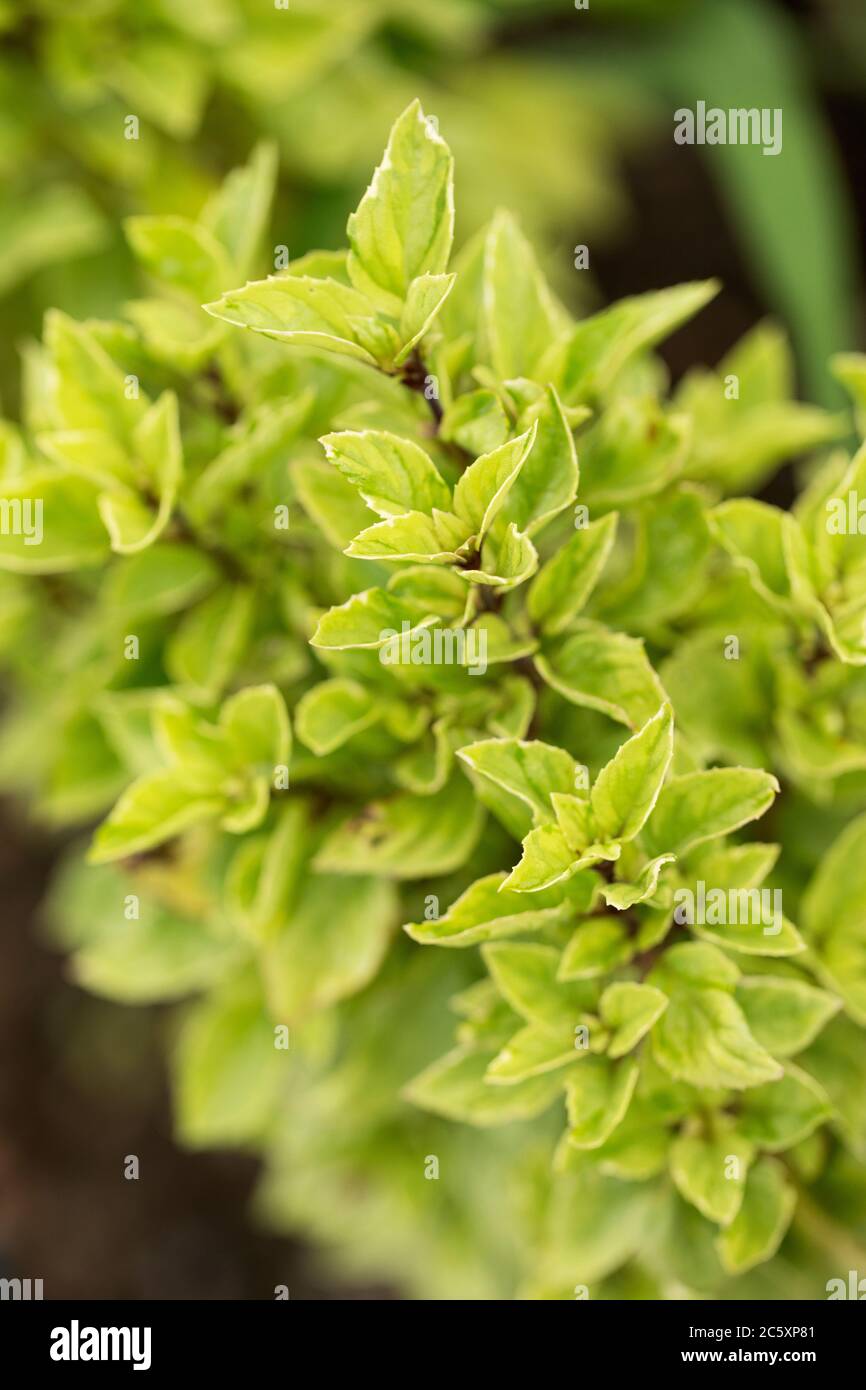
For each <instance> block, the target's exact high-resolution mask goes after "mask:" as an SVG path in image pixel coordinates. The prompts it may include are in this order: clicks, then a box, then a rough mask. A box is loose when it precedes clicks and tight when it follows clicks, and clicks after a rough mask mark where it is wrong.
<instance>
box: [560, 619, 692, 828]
mask: <svg viewBox="0 0 866 1390" xmlns="http://www.w3.org/2000/svg"><path fill="white" fill-rule="evenodd" d="M576 627H577V631H576V632H575V633H574V635H573V636H572V637H566V638H565V639H564V641H561V642H559V643H557V644H555V645H552V646H550V647H547V646H546V647H545V648H544V651H543V653H542V655H541V656H538V657H536V658H535V664H536V666H537V668H538V671H539V674H540V675H541V676H542V678H543V679H544V680H545V681H546V682H547V684H548V685H550V686H552V687H553V689H554V690H556V691H558V692H559V694H560V695H563V696H564V697H565V699H566V700H570V701H571V703H572V704H575V705H582V706H584V707H586V708H587V709H594V710H599V711H600V713H602V714H606V715H608V717H609V718H610V719H615V720H616V721H617V722H618V723H620V724H625V725H626V727H627V728H630V729H639V728H641V727H642V726H643V725H644V724H645V723H646V722H647V720H648V719H650V718H652V716H653V715H654V714H655V713H656V711H657V710H658V708H659V705H661V704H662V703H663V702H664V700H665V692H664V690H663V689H662V686H661V682H660V681H659V678H658V676H657V675H656V673H655V671H654V670H653V669H652V667H651V666H650V663H649V661H648V659H647V656H646V652H645V651H644V648H643V643H642V642H640V641H638V640H637V639H636V638H633V637H626V636H625V634H624V633H621V632H610V631H609V630H608V629H607V628H605V627H602V626H601V624H599V623H590V622H587V621H586V620H579V621H578V622H577V624H576ZM662 848H663V849H665V850H669V849H671V848H672V846H671V845H664V846H662Z"/></svg>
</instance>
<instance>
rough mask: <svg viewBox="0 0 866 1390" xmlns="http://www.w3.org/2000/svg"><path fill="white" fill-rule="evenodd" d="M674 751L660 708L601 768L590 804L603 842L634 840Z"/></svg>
mask: <svg viewBox="0 0 866 1390" xmlns="http://www.w3.org/2000/svg"><path fill="white" fill-rule="evenodd" d="M673 748H674V720H673V711H672V710H671V707H670V705H662V707H661V709H660V710H659V711H658V713H657V714H656V715H654V716H653V718H652V719H650V720H648V721H647V723H646V724H645V725H644V726H643V728H642V729H641V730H640V732H639V733H637V734H635V735H634V736H633V737H632V738H630V739H627V740H626V742H625V743H624V744H623V745H622V747H621V748H620V749H619V750H618V752H617V753H616V755H615V757H614V758H613V760H612V761H611V762H609V763H608V764H607V766H606V767H604V768H602V770H601V772H600V773H599V775H598V777H597V778H596V780H595V783H594V784H593V788H592V792H591V794H590V804H591V806H592V812H593V816H594V819H595V827H596V834H597V835H598V837H599V838H600V839H602V840H620V841H622V840H633V839H634V837H635V835H637V834H638V833H639V832H640V830H641V829H642V828H643V825H644V823H645V822H646V820H647V817H648V816H649V815H650V813H651V812H652V809H653V807H654V806H655V804H656V802H657V800H658V797H659V793H660V792H661V788H662V783H663V781H664V779H665V774H666V773H667V770H668V767H669V766H670V761H671V757H672V756H673Z"/></svg>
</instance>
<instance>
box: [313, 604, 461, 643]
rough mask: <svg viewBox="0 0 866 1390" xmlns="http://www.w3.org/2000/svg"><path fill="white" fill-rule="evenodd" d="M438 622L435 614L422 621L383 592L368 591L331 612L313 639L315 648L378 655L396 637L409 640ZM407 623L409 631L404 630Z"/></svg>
mask: <svg viewBox="0 0 866 1390" xmlns="http://www.w3.org/2000/svg"><path fill="white" fill-rule="evenodd" d="M435 622H436V615H435V613H431V614H430V616H429V617H425V618H419V617H418V613H417V610H416V609H415V608H413V607H410V606H409V605H408V604H407V603H403V602H401V601H400V600H399V599H397V598H395V597H394V595H393V594H391V593H388V592H386V590H384V589H365V590H364V591H363V593H360V594H354V595H353V596H352V598H350V599H348V600H347V601H346V603H342V604H340V606H339V607H338V608H331V609H330V610H329V611H328V612H327V613H325V614H324V615H323V617H322V618H320V620H319V624H318V626H317V628H316V631H315V632H314V633H313V635H312V637H311V638H310V643H311V645H312V646H314V647H325V648H327V649H328V650H330V651H346V650H347V649H351V648H355V647H361V648H369V649H372V650H373V651H378V649H379V648H380V647H384V645H385V643H386V642H388V641H390V639H391V638H392V637H394V636H395V635H397V634H399V633H402V632H404V631H405V632H406V634H407V636H410V637H411V635H412V633H414V632H418V631H419V630H421V629H422V628H426V627H430V626H432V624H433V623H435ZM404 623H406V624H408V627H405V628H404V626H403V625H404Z"/></svg>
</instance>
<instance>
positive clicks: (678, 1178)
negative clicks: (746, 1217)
mask: <svg viewBox="0 0 866 1390" xmlns="http://www.w3.org/2000/svg"><path fill="white" fill-rule="evenodd" d="M753 1152H754V1150H753V1147H752V1145H751V1144H750V1143H749V1141H748V1140H747V1139H744V1138H743V1137H742V1136H741V1135H738V1134H736V1133H735V1132H734V1131H733V1130H730V1129H728V1130H725V1132H724V1133H722V1134H718V1135H715V1136H713V1137H701V1136H699V1135H696V1134H692V1135H687V1134H684V1135H681V1136H680V1137H679V1138H678V1139H676V1140H675V1141H674V1143H673V1145H672V1146H671V1152H670V1165H671V1177H672V1178H673V1180H674V1182H675V1183H676V1185H677V1188H678V1189H679V1191H680V1193H681V1194H682V1196H683V1197H684V1198H685V1200H686V1201H687V1202H691V1204H692V1206H694V1207H697V1209H698V1211H699V1212H700V1213H701V1215H702V1216H705V1217H706V1218H707V1220H708V1221H714V1222H715V1223H716V1225H718V1226H730V1224H731V1222H732V1221H733V1220H734V1217H735V1216H736V1215H737V1212H738V1211H739V1210H740V1207H741V1206H742V1203H743V1196H744V1194H745V1190H746V1177H747V1174H748V1171H749V1165H750V1163H751V1161H752V1155H753Z"/></svg>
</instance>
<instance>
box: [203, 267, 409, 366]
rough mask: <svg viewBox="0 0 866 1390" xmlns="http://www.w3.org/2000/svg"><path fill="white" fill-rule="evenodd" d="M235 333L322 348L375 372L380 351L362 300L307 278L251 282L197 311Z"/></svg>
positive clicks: (335, 284) (347, 290)
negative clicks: (230, 326) (247, 331)
mask: <svg viewBox="0 0 866 1390" xmlns="http://www.w3.org/2000/svg"><path fill="white" fill-rule="evenodd" d="M203 307H204V308H205V309H206V310H207V312H208V313H209V314H211V315H212V316H213V318H216V319H222V320H224V321H225V322H226V323H231V324H234V325H235V327H237V328H250V329H252V330H253V332H255V333H263V334H264V335H265V337H267V338H275V339H277V341H279V342H285V343H289V344H292V345H293V346H295V347H308V348H323V349H325V350H326V351H328V352H334V353H337V354H338V355H342V356H345V357H354V358H356V359H357V360H358V361H360V362H366V363H368V364H369V365H371V366H375V364H376V361H377V353H376V351H374V350H373V349H374V348H376V347H378V346H381V345H380V344H377V343H376V342H375V341H374V340H373V339H372V338H371V336H370V331H369V329H366V330H365V320H368V319H369V316H370V305H369V303H368V301H367V300H366V299H365V298H364V296H363V295H362V294H359V293H358V291H357V290H353V289H351V288H350V287H349V286H348V285H341V284H340V283H339V282H338V281H337V280H314V279H313V278H312V277H311V276H307V275H282V276H280V275H271V276H269V277H268V279H267V280H252V281H251V282H250V283H249V284H247V285H245V286H244V287H243V289H238V290H231V291H230V292H229V293H228V294H224V295H223V296H222V298H220V299H217V300H215V301H214V302H213V303H211V304H205V305H204V306H203Z"/></svg>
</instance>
